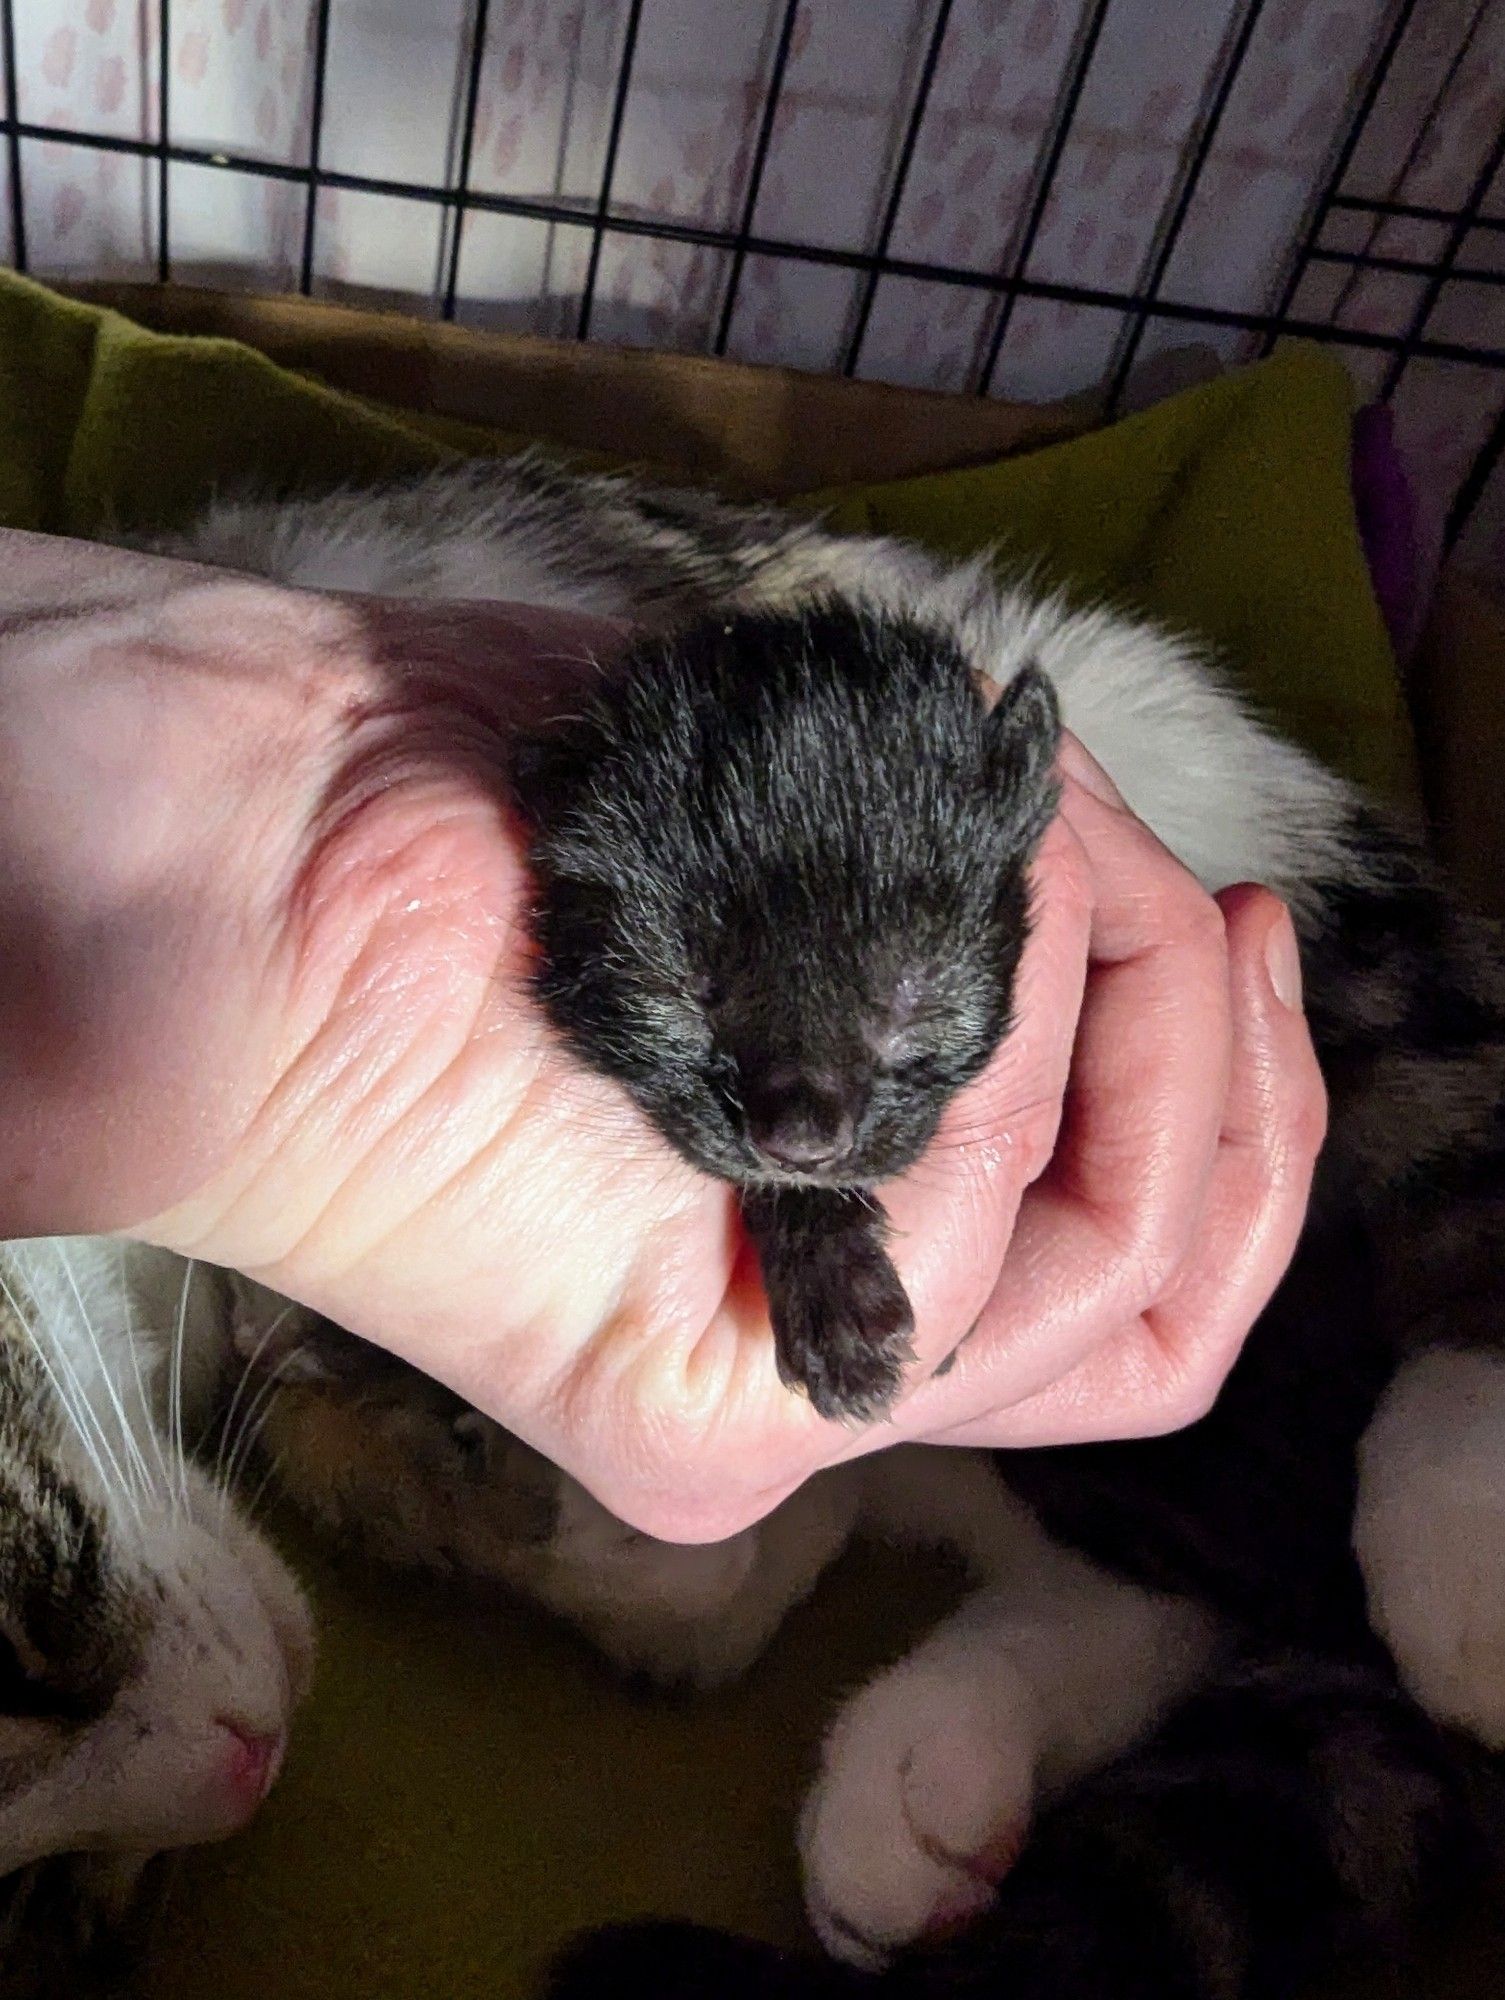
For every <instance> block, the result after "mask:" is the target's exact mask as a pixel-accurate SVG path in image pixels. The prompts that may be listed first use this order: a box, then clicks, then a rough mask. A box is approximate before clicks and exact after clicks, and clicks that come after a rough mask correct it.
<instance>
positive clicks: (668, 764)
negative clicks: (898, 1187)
mask: <svg viewBox="0 0 1505 2000" xmlns="http://www.w3.org/2000/svg"><path fill="white" fill-rule="evenodd" d="M1058 736H1059V724H1058V720H1057V713H1056V704H1055V699H1054V695H1053V694H1052V691H1051V688H1050V685H1049V683H1048V682H1047V681H1046V680H1045V678H1044V677H1043V675H1041V674H1040V673H1039V672H1038V671H1036V670H1034V669H1032V668H1026V669H1024V671H1022V672H1021V673H1020V674H1019V675H1018V676H1017V677H1016V678H1015V680H1014V681H1013V682H1011V683H1010V685H1009V686H1008V687H1007V688H1005V690H1004V691H1003V693H1002V695H1001V696H1000V697H999V698H998V700H997V701H996V702H995V703H994V704H993V706H992V707H991V708H989V706H988V705H987V703H986V701H985V699H984V697H983V695H982V693H981V691H980V689H979V687H978V685H977V682H976V680H975V677H974V675H973V673H972V671H971V670H970V668H969V667H968V665H967V663H966V661H965V660H964V659H963V657H962V655H961V653H960V652H959V651H958V649H957V648H956V646H955V645H954V644H953V643H952V642H951V641H950V640H949V639H948V638H947V637H946V636H945V635H944V634H942V633H940V632H938V631H935V630H931V629H929V628H926V627H923V626H920V625H916V624H910V623H907V622H905V621H902V620H898V619H893V618H880V617H877V616H874V615H868V614H865V613H860V612H857V611H854V610H849V609H845V608H840V609H830V610H826V611H822V612H818V613H812V614H809V615H805V616H800V617H796V616H788V617H761V616H760V617H751V616H748V617H737V618H729V619H717V620H713V621H706V622H705V623H703V624H701V625H698V626H695V627H692V628H690V629H688V630H684V631H681V632H678V633H676V634H672V635H670V636H668V637H666V638H662V639H653V640H648V641H644V642H642V643H641V644H640V645H638V646H637V647H636V648H635V649H634V651H633V652H632V654H631V655H630V656H629V658H628V659H627V660H626V662H625V663H624V664H623V666H622V667H621V668H620V669H619V670H614V671H613V672H612V673H611V674H610V675H609V677H608V678H607V679H606V680H605V682H604V683H603V685H602V687H601V690H600V692H599V694H598V696H597V698H596V699H595V701H594V702H593V703H592V705H591V706H590V708H589V709H588V710H587V712H586V713H585V714H584V715H583V716H581V717H578V718H575V719H572V720H570V721H569V722H566V723H562V724H560V725H557V726H556V727H555V728H554V729H553V730H552V731H549V732H547V733H545V734H544V735H542V736H540V737H539V738H537V739H535V740H534V741H533V742H531V743H529V744H528V745H527V746H526V747H525V749H524V751H523V752H522V753H521V754H520V756H519V758H518V763H517V772H516V782H517V790H518V796H519V800H520V802H521V805H522V807H523V810H524V812H525V813H526V814H527V816H528V818H529V820H530V822H531V827H532V832H533V841H532V863H533V867H534V871H535V875H536V880H537V884H538V903H537V909H536V913H535V924H534V928H535V937H536V941H537V945H538V949H539V964H538V969H537V991H538V993H539V996H540V998H541V1000H542V1003H543V1005H544V1007H545V1009H546V1011H547V1012H548V1014H549V1016H550V1018H551V1019H552V1021H553V1022H554V1024H555V1025H556V1027H557V1028H559V1029H560V1030H561V1031H562V1033H563V1034H564V1035H565V1037H566V1038H567V1039H568V1041H569V1042H570V1044H571V1045H572V1047H573V1048H574V1049H575V1051H576V1053H577V1054H578V1055H580V1056H581V1057H582V1058H583V1059H584V1060H585V1061H587V1062H588V1063H590V1064H591V1065H592V1066H593V1067H594V1068H596V1069H598V1070H600V1071H604V1072H605V1073H606V1074H608V1075H610V1076H613V1077H615V1078H617V1079H618V1080H619V1081H621V1082H622V1083H623V1084H625V1085H626V1086H627V1088H628V1089H629V1090H630V1091H631V1092H632V1094H633V1095H634V1097H635V1098H636V1099H637V1101H638V1103H639V1104H640V1106H641V1107H642V1109H643V1110H644V1111H645V1112H646V1113H647V1114H648V1116H649V1117H650V1118H651V1119H652V1120H653V1121H654V1123H655V1124H656V1125H657V1126H658V1127H659V1129H660V1130H661V1131H662V1132H663V1133H664V1134H665V1136H666V1137H668V1138H669V1139H670V1140H671V1141H672V1142H673V1143H674V1144H675V1145H676V1146H678V1147H679V1149H680V1150H681V1151H682V1152H683V1153H684V1154H686V1156H687V1157H688V1158H690V1159H691V1160H692V1161H693V1162H694V1163H695V1164H696V1165H698V1166H700V1167H702V1168H703V1169H705V1170H706V1171H708V1172H710V1173H714V1174H719V1175H721V1176H723V1177H725V1178H727V1179H731V1180H735V1181H738V1182H743V1183H748V1182H762V1183H778V1182H785V1181H796V1182H797V1181H804V1182H811V1181H815V1182H829V1183H831V1184H836V1185H852V1184H856V1183H866V1182H871V1181H876V1180H880V1179H883V1178H884V1177H886V1176H888V1175H891V1174H894V1173H897V1172H899V1171H900V1170H902V1169H903V1168H904V1167H906V1166H908V1165H909V1164H910V1163H911V1162H913V1161H914V1160H915V1159H916V1158H917V1157H918V1156H919V1154H920V1153H921V1151H922V1150H923V1149H924V1147H925V1145H926V1144H927V1143H928V1141H929V1139H930V1137H931V1135H932V1134H933V1132H934V1130H935V1127H936V1124H937V1122H938V1120H939V1118H940V1115H941V1113H942V1111H943V1110H944V1108H945V1106H946V1104H947V1102H948V1100H949V1099H950V1097H951V1096H952V1095H953V1093H954V1092H955V1091H957V1090H958V1089H959V1088H960V1087H961V1086H962V1085H963V1084H965V1083H967V1082H969V1081H970V1080H971V1079H972V1078H973V1077H975V1076H976V1075H977V1074H978V1073H979V1071H980V1070H981V1069H982V1068H983V1067H984V1065H985V1064H986V1063H987V1061H988V1059H989V1057H990V1056H991V1055H992V1054H993V1052H994V1050H995V1049H996V1048H997V1046H998V1043H999V1041H1000V1039H1001V1038H1002V1036H1003V1034H1004V1033H1005V1031H1006V1029H1007V1027H1008V1024H1009V1020H1010V1010H1011V1004H1012V997H1013V985H1014V976H1015V972H1016V970H1017V967H1018V962H1019V956H1020V952H1021V950H1022V948H1023V944H1024V940H1025V935H1026V931H1027V925H1028V885H1027V870H1028V864H1029V861H1030V859H1031V856H1032V854H1033V852H1034V849H1035V846H1036V844H1037V842H1038V840H1039V838H1040V835H1041V833H1042V832H1043V831H1044V828H1045V826H1046V825H1047V823H1048V821H1049V819H1050V815H1051V813H1052V811H1053V810H1054V805H1055V797H1056V788H1055V782H1054V777H1053V761H1054V757H1055V751H1056V745H1057V740H1058Z"/></svg>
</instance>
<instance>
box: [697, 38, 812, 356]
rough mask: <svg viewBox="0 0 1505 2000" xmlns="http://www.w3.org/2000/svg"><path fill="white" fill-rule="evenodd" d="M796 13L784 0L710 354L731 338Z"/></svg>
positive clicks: (721, 348) (722, 346) (723, 346)
mask: <svg viewBox="0 0 1505 2000" xmlns="http://www.w3.org/2000/svg"><path fill="white" fill-rule="evenodd" d="M799 10H800V0H787V4H786V5H785V8H784V18H783V20H782V21H781V22H780V23H779V39H778V43H777V46H776V47H775V49H774V52H773V66H772V67H771V69H770V70H769V72H768V88H767V90H766V91H765V92H764V94H763V110H762V115H761V116H760V117H759V120H758V136H757V138H756V140H755V141H754V142H753V154H752V161H751V163H750V165H749V166H748V170H747V189H746V192H745V193H744V195H743V198H742V220H741V223H740V225H739V227H738V230H737V242H736V247H735V248H734V249H733V251H732V264H731V269H730V271H728V273H727V278H726V291H725V292H724V294H723V295H722V300H721V315H720V317H719V319H718V320H717V322H716V335H715V338H714V339H713V340H712V342H711V352H712V353H713V354H725V352H726V343H727V341H728V340H729V339H730V338H731V331H732V317H733V315H734V314H735V312H736V310H737V292H738V290H739V288H740V287H741V284H742V267H743V265H744V264H745V263H746V262H747V244H748V240H749V238H750V237H751V235H752V226H753V218H754V216H755V215H756V214H757V210H758V196H759V195H760V194H761V193H762V191H763V169H764V168H765V167H766V166H767V164H768V149H769V147H770V146H771V145H772V144H773V127H774V120H775V119H776V118H777V117H778V115H779V98H780V97H781V96H782V94H783V90H784V72H785V70H786V69H787V68H788V67H789V51H790V49H791V48H792V47H793V44H794V24H795V21H796V20H797V19H798V16H799Z"/></svg>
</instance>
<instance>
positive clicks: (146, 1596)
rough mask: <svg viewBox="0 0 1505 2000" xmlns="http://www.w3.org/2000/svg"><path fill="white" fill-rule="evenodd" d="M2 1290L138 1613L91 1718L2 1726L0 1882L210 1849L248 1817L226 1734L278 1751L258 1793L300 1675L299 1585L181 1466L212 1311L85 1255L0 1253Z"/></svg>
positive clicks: (79, 1242)
mask: <svg viewBox="0 0 1505 2000" xmlns="http://www.w3.org/2000/svg"><path fill="white" fill-rule="evenodd" d="M0 1277H3V1281H4V1284H5V1286H6V1288H7V1289H8V1291H9V1292H10V1294H11V1296H12V1298H13V1300H14V1301H15V1303H16V1306H17V1309H18V1311H19V1312H20V1313H21V1314H22V1315H24V1318H25V1322H26V1324H27V1326H28V1327H29V1328H30V1330H31V1333H32V1335H33V1337H34V1339H35V1343H36V1348H37V1352H38V1355H39V1358H40V1359H41V1361H42V1365H43V1367H44V1368H45V1370H46V1371H47V1374H48V1377H49V1378H50V1380H51V1381H52V1382H53V1384H54V1385H55V1390H56V1401H57V1403H58V1406H59V1408H60V1410H61V1411H62V1412H63V1413H64V1421H63V1423H62V1425H61V1428H60V1449H61V1451H62V1452H63V1453H64V1454H65V1455H66V1457H67V1459H68V1462H69V1469H70V1471H71V1472H72V1473H73V1475H74V1476H75V1477H76V1479H77V1481H78V1483H79V1485H80V1486H81V1487H82V1488H83V1489H84V1490H86V1491H87V1492H89V1493H90V1494H91V1495H92V1497H93V1499H94V1500H95V1501H96V1502H97V1503H98V1504H99V1506H100V1508H101V1509H102V1511H103V1513H104V1515H105V1517H106V1519H107V1522H108V1531H107V1541H108V1545H109V1550H110V1554H111V1560H112V1565H113V1569H114V1573H115V1575H116V1576H117V1578H118V1579H119V1580H120V1583H121V1585H122V1590H123V1595H124V1596H125V1597H126V1598H128V1599H129V1600H132V1601H139V1603H140V1604H141V1605H142V1606H145V1607H149V1613H148V1622H147V1626H146V1630H145V1633H144V1637H143V1643H142V1649H141V1657H140V1662H139V1667H138V1670H137V1672H136V1673H135V1675H134V1677H133V1678H132V1679H131V1680H130V1682H129V1683H128V1685H126V1686H125V1687H124V1688H123V1689H122V1690H121V1692H120V1693H119V1695H118V1697H117V1699H116V1700H115V1702H114V1704H113V1705H112V1707H111V1708H110V1709H109V1711H108V1712H107V1713H106V1714H105V1715H104V1716H103V1717H102V1718H100V1719H99V1720H98V1721H96V1722H92V1723H88V1724H86V1725H84V1726H82V1727H81V1728H79V1729H78V1730H77V1731H75V1732H73V1733H72V1734H71V1735H69V1736H67V1737H66V1738H61V1739H60V1738H59V1736H58V1733H57V1732H56V1731H55V1729H54V1728H53V1725H51V1724H50V1723H47V1722H45V1721H38V1722H33V1721H29V1720H27V1719H25V1718H7V1719H0V1781H3V1799H0V1872H9V1871H10V1870H12V1869H15V1868H19V1867H21V1866H24V1865H25V1864H27V1863H29V1862H31V1861H33V1860H37V1859H41V1858H42V1857H44V1856H47V1855H50V1854H55V1853H66V1852H72V1851H78V1850H87V1851H92V1852H104V1853H109V1854H115V1855H118V1856H121V1857H123V1858H124V1859H126V1860H127V1861H130V1860H132V1859H134V1860H145V1859H146V1858H147V1857H149V1856H150V1855H152V1854H154V1853H158V1852H160V1851H162V1850H164V1849H167V1848H172V1847H179V1846H184V1845H188V1844H191V1843H194V1842H197V1841H203V1840H213V1839H219V1838H221V1837H223V1836H224V1835H226V1834H228V1833H231V1832H234V1831H236V1830H237V1829H238V1827H240V1826H241V1825H243V1824H244V1823H245V1821H246V1819H247V1818H248V1817H249V1816H250V1812H251V1811H252V1810H254V1808H255V1805H256V1804H257V1803H258V1802H259V1801H258V1798H257V1797H256V1796H255V1795H253V1794H252V1793H250V1792H248V1790H247V1787H246V1785H244V1784H243V1783H240V1782H238V1781H237V1778H236V1764H237V1758H238V1756H239V1754H240V1753H239V1752H238V1750H237V1744H236V1737H235V1734H234V1732H241V1733H242V1734H243V1736H245V1737H250V1738H258V1739H261V1740H262V1742H263V1743H264V1744H266V1745H275V1746H278V1747H277V1748H275V1749H273V1750H271V1751H270V1763H269V1765H268V1769H267V1781H268V1782H270V1779H271V1778H272V1777H275V1775H276V1765H277V1763H278V1762H280V1757H281V1747H280V1746H282V1745H284V1744H285V1742H286V1737H287V1731H288V1727H289V1724H290V1722H291V1718H292V1713H293V1710H294V1708H295V1706H296V1705H297V1703H298V1701H299V1700H300V1699H301V1697H302V1695H303V1694H304V1693H305V1692H306V1690H307V1686H308V1682H309V1678H310V1673H311V1668H312V1660H313V1638H312V1626H311V1623H310V1619H309V1613H308V1610H307V1607H306V1605H305V1603H304V1600H303V1596H302V1593H301V1592H300V1590H299V1588H298V1586H297V1584H296V1583H295V1582H294V1580H293V1578H292V1577H291V1575H290V1574H289V1573H288V1571H287V1569H286V1568H285V1566H284V1565H283V1563H282V1562H281V1560H280V1558H279V1557H278V1556H276V1555H275V1554H274V1553H273V1551H272V1549H271V1548H270V1546H269V1545H268V1544H267V1543H266V1542H265V1541H264V1540H263V1538H262V1537H261V1536H260V1535H259V1534H258V1533H257V1532H256V1530H255V1529H253V1528H252V1527H250V1526H249V1525H248V1524H247V1522H246V1521H245V1519H244V1518H243V1517H242V1515H241V1513H240V1512H239V1510H238V1508H237V1505H236V1503H235V1502H234V1500H233V1499H232V1498H231V1497H230V1496H229V1494H228V1493H227V1492H226V1491H225V1490H224V1488H223V1487H222V1485H221V1484H220V1483H219V1482H217V1481H216V1480H215V1479H213V1478H211V1477H210V1476H209V1475H208V1474H207V1473H206V1472H205V1471H203V1470H201V1469H200V1468H199V1467H198V1466H196V1465H195V1464H193V1463H192V1462H191V1461H190V1460H188V1459H187V1458H186V1456H185V1445H191V1444H192V1442H193V1441H194V1433H195V1430H196V1429H197V1428H199V1427H201V1425H202V1422H203V1420H204V1418H205V1416H206V1415H207V1410H208V1401H209V1396H210V1393H211V1389H210V1376H211V1373H212V1371H213V1369H214V1365H215V1359H214V1358H215V1354H216V1352H218V1353H221V1354H222V1353H223V1352H224V1340H225V1324H224V1313H223V1307H222V1303H221V1302H218V1301H216V1300H214V1299H213V1298H212V1297H210V1296H206V1295H205V1291H204V1287H203V1286H199V1287H196V1286H195V1284H194V1282H193V1278H194V1274H193V1271H192V1267H189V1266H185V1265H184V1263H183V1262H182V1260H181V1259H178V1258H176V1257H171V1256H169V1255H168V1254H167V1253H165V1252H160V1251H156V1250H150V1249H146V1248H142V1247H139V1246H124V1245H121V1244H119V1243H115V1242H111V1241H106V1240H104V1239H99V1238H73V1239H58V1238H53V1239H46V1240H42V1241H38V1242H28V1243H15V1244H6V1245H3V1246H0ZM196 1294H197V1295H196ZM179 1410H181V1412H182V1415H181V1417H180V1416H179V1415H178V1414H177V1412H178V1411H179ZM38 1420H39V1421H43V1420H44V1417H43V1413H40V1412H39V1419H38ZM37 1502H38V1504H39V1505H44V1504H46V1502H45V1498H44V1496H41V1495H38V1496H37Z"/></svg>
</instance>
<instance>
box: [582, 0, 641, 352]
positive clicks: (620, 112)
mask: <svg viewBox="0 0 1505 2000" xmlns="http://www.w3.org/2000/svg"><path fill="white" fill-rule="evenodd" d="M642 19H643V0H630V4H629V6H628V9H627V31H626V33H625V34H624V35H623V37H622V60H621V63H620V64H619V66H618V69H617V88H616V94H615V96H614V97H613V99H612V106H611V125H610V127H609V129H608V131H607V134H606V158H605V160H604V161H603V162H602V165H601V191H600V193H599V194H598V195H597V196H596V214H595V220H594V222H593V223H592V224H591V247H590V255H589V256H588V257H587V259H586V264H585V284H584V286H583V287H582V289H581V293H580V317H579V319H578V321H577V322H576V325H575V337H576V339H577V340H588V339H589V338H590V330H591V313H592V311H593V310H594V308H595V303H596V279H597V277H598V276H599V274H600V270H601V246H602V244H603V243H604V242H605V240H606V224H607V217H608V215H609V214H610V212H611V184H612V182H613V181H614V180H615V179H616V173H617V149H618V147H619V146H620V145H621V143H622V123H623V120H624V119H625V118H626V116H627V96H628V93H629V91H630V90H631V89H632V64H633V58H634V57H635V56H636V54H637V48H638V28H639V26H640V24H641V22H642Z"/></svg>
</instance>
